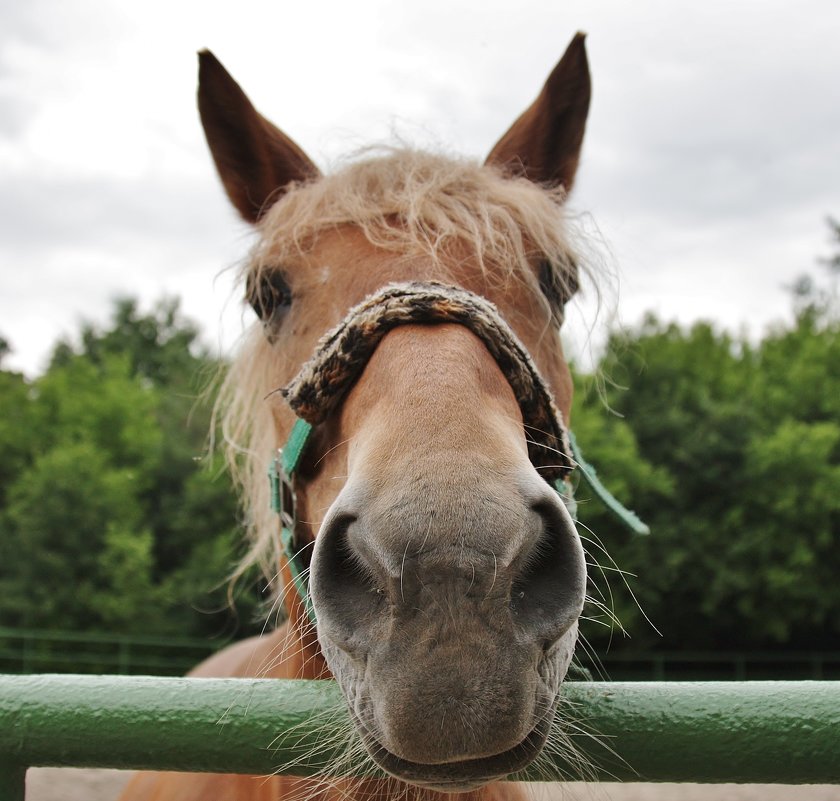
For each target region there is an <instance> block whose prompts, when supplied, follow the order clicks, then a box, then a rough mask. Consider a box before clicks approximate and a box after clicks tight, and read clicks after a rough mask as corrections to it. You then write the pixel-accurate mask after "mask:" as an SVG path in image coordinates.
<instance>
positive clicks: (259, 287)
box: [245, 270, 292, 323]
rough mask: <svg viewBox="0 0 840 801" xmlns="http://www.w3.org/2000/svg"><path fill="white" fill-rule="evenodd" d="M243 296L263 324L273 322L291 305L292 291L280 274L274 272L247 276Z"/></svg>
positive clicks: (266, 271)
mask: <svg viewBox="0 0 840 801" xmlns="http://www.w3.org/2000/svg"><path fill="white" fill-rule="evenodd" d="M245 294H246V297H247V299H248V303H250V304H251V308H252V309H253V310H254V311H255V312H256V313H257V317H259V318H260V320H262V321H263V322H264V323H269V322H273V321H274V320H275V319H276V318H278V316H279V315H282V314H284V313H285V312H286V311H287V310H288V308H289V307H290V306H291V305H292V290H291V289H290V288H289V285H288V284H287V283H286V279H285V278H284V277H283V275H282V273H280V272H278V271H276V270H272V271H268V270H265V271H263V272H261V273H260V274H259V275H257V276H254V275H253V274H252V275H249V276H248V281H247V286H246V290H245Z"/></svg>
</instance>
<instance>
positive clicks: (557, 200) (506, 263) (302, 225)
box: [216, 149, 585, 579]
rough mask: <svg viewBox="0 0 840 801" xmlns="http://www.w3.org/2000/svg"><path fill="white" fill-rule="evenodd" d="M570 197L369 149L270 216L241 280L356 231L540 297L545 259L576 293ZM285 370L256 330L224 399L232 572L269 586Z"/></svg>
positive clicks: (447, 163) (462, 166)
mask: <svg viewBox="0 0 840 801" xmlns="http://www.w3.org/2000/svg"><path fill="white" fill-rule="evenodd" d="M564 200H565V192H564V190H563V189H562V188H555V189H551V188H544V187H540V186H537V185H535V184H533V183H532V182H531V181H529V180H527V179H524V178H518V179H517V178H514V179H511V178H510V177H507V176H505V175H503V174H502V172H501V171H499V170H498V169H496V168H494V167H491V166H486V165H480V164H478V163H476V162H473V161H470V160H467V159H460V158H452V157H448V156H441V155H436V154H429V153H424V152H419V151H414V150H402V149H400V150H390V151H387V152H386V153H385V154H384V155H378V156H376V157H373V156H372V155H371V154H370V153H367V154H365V157H363V158H361V159H360V160H357V161H354V162H352V163H350V164H348V165H347V166H345V167H344V168H343V169H340V170H338V171H337V172H334V173H332V174H330V175H327V176H324V177H321V178H318V179H316V180H313V181H311V182H308V183H304V184H299V185H296V186H293V187H292V188H290V189H289V190H288V191H287V192H286V193H285V194H284V195H283V196H282V197H281V198H279V199H278V200H277V202H276V203H275V204H274V205H273V206H272V207H271V208H270V209H269V210H268V211H267V212H266V213H265V215H264V217H263V218H262V221H261V223H260V226H259V234H260V239H259V241H258V242H257V244H256V246H255V248H254V249H253V251H252V254H251V258H250V259H249V260H248V261H247V262H246V264H245V265H244V267H243V269H242V275H241V278H242V280H243V282H244V280H245V279H246V277H247V276H248V275H251V276H252V277H254V276H259V274H260V272H261V271H264V270H270V269H276V268H277V266H278V265H283V264H285V263H287V262H289V261H293V260H294V259H295V258H296V257H300V256H301V255H302V254H304V253H306V252H307V251H308V250H309V249H311V248H312V247H313V246H314V244H315V243H316V242H317V240H318V237H319V235H321V234H322V233H324V232H328V231H330V230H334V229H336V228H341V227H352V228H354V229H356V230H358V231H360V232H361V233H362V234H363V235H364V237H365V238H366V239H367V240H368V241H369V242H370V243H371V244H372V245H373V246H375V247H376V248H379V249H382V250H385V251H388V252H393V253H395V254H400V255H401V256H405V257H409V258H412V257H422V258H424V259H426V260H428V261H429V263H430V264H431V265H433V266H434V268H435V270H436V273H437V275H438V276H440V275H443V276H446V275H447V273H448V268H449V267H450V266H451V265H453V264H455V263H457V262H458V260H462V259H465V258H468V259H471V260H472V261H473V262H474V263H475V264H477V265H478V267H479V268H480V269H481V272H482V273H483V275H484V276H485V279H486V280H487V281H488V282H498V283H500V284H502V285H505V286H515V285H516V284H517V283H520V282H524V283H525V284H527V285H529V286H531V288H532V289H536V284H537V282H538V277H537V275H536V273H535V269H534V267H535V264H536V263H537V262H545V263H547V264H548V266H549V268H550V269H551V270H552V271H553V279H552V280H553V281H554V282H555V285H560V286H561V287H567V289H568V294H569V296H571V295H572V294H574V290H575V289H576V288H577V283H578V275H577V270H578V266H577V265H578V262H579V260H578V258H577V256H576V251H577V247H576V244H574V236H573V234H572V233H571V231H572V226H571V224H570V221H569V215H568V213H567V212H566V211H565V210H564V207H563V205H562V204H563V201H564ZM584 269H585V265H584ZM536 295H537V296H539V297H542V295H540V294H539V293H538V292H537V293H536ZM544 302H545V303H546V304H548V301H547V300H546V301H544ZM288 362H289V355H288V354H286V353H284V352H283V351H282V350H281V349H279V348H277V347H273V346H272V345H271V344H270V343H269V342H268V340H267V339H266V337H265V334H264V332H263V330H262V327H261V326H260V325H259V324H255V325H254V326H252V327H251V329H250V330H249V331H247V332H246V334H245V335H244V337H243V340H242V342H241V345H240V347H239V349H238V352H237V354H236V356H235V358H234V360H233V362H232V363H231V365H230V368H229V369H228V372H227V374H226V376H225V379H224V381H223V383H222V386H221V389H220V392H219V395H218V399H217V402H216V419H217V421H218V423H219V427H220V430H221V434H222V438H223V447H224V450H225V452H226V457H227V461H228V465H229V468H230V470H231V473H232V475H233V477H234V480H235V481H236V483H237V484H238V486H239V489H240V492H241V496H242V504H243V509H244V512H245V524H246V527H247V530H248V535H249V542H250V546H249V550H248V552H247V553H246V555H245V557H244V558H243V559H242V561H241V562H240V564H239V566H238V568H237V569H236V571H235V576H239V575H241V574H242V573H243V572H244V571H245V570H247V569H248V568H249V567H250V566H251V565H254V564H257V565H259V566H260V567H261V568H262V570H263V572H264V573H265V575H266V576H267V577H268V578H269V579H272V578H273V577H276V574H277V565H278V563H279V556H280V552H279V543H278V541H277V540H278V538H277V521H276V518H275V515H274V513H273V512H272V511H271V507H270V502H269V488H268V482H267V480H266V473H267V469H268V464H269V461H270V459H271V457H272V455H273V448H274V447H275V446H276V443H277V440H278V435H277V430H276V426H277V423H276V419H275V416H276V412H277V408H276V405H277V404H278V403H282V399H281V398H280V397H279V395H272V393H273V392H274V391H275V390H276V389H278V387H277V386H276V376H277V375H278V374H286V375H290V374H291V373H292V372H294V370H295V369H296V368H297V366H298V365H293V364H290V363H288ZM289 414H291V413H289Z"/></svg>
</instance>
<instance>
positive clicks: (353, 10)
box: [0, 0, 840, 372]
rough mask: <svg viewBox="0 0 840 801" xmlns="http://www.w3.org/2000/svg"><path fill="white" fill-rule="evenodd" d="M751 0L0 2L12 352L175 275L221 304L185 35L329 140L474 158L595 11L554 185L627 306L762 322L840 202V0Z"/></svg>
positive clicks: (307, 143)
mask: <svg viewBox="0 0 840 801" xmlns="http://www.w3.org/2000/svg"><path fill="white" fill-rule="evenodd" d="M757 9H758V7H757V5H756V4H753V3H733V4H728V5H727V6H726V10H725V14H724V13H723V12H721V10H720V8H718V7H717V6H716V4H709V3H706V4H695V5H692V6H684V7H681V9H680V11H679V13H677V12H676V11H675V9H674V8H673V7H671V6H662V4H661V3H658V2H654V0H640V2H638V3H634V4H632V6H628V5H627V4H625V3H621V2H617V0H609V1H606V0H605V2H603V3H598V4H593V3H588V2H583V1H582V0H574V1H573V2H569V3H564V4H562V5H561V4H548V5H547V4H545V3H542V2H537V0H523V2H522V3H519V4H517V5H516V6H515V7H514V6H511V5H510V4H509V3H502V2H501V1H500V0H490V1H489V2H488V3H487V4H484V5H483V6H481V8H480V9H478V10H477V9H476V7H475V5H474V4H472V3H466V2H461V1H460V0H446V2H444V0H430V2H428V3H424V4H422V5H414V6H406V5H394V4H392V3H387V2H385V0H375V1H373V2H360V3H356V4H351V5H348V4H346V3H322V4H318V5H317V6H316V5H315V4H311V5H309V6H306V5H304V4H298V5H295V6H289V5H288V4H282V5H281V4H276V5H275V6H265V4H262V3H257V2H253V1H252V0H243V2H242V3H240V4H237V6H236V8H233V7H232V6H221V5H216V4H207V3H201V4H199V3H198V2H192V1H191V0H187V2H184V3H179V4H174V5H173V4H171V3H164V2H162V0H149V2H148V3H145V4H143V5H138V4H117V3H109V2H107V1H106V0H78V2H74V3H71V4H68V3H61V2H58V0H33V2H30V3H6V4H4V5H2V6H0V265H1V266H2V271H3V272H2V277H3V287H2V291H0V329H2V332H3V333H4V334H5V335H6V336H7V337H8V338H10V339H11V340H12V341H13V344H15V345H16V346H17V347H18V351H19V353H18V355H17V358H16V361H15V362H14V363H15V364H18V365H20V366H22V367H25V368H26V369H27V370H29V371H30V372H32V371H34V370H35V369H37V365H38V364H42V363H43V354H44V353H45V352H46V351H47V349H48V347H49V345H50V343H51V342H52V341H54V339H55V337H56V336H57V334H58V332H60V331H64V332H67V331H68V330H70V329H72V327H73V325H74V321H75V320H76V319H78V317H79V316H81V315H84V316H87V317H94V318H96V319H102V318H104V317H106V316H107V313H108V308H107V304H108V298H109V297H110V296H111V295H113V294H115V293H117V292H119V291H122V292H123V293H126V292H130V293H138V294H140V295H141V296H142V297H144V298H147V299H149V300H151V299H153V298H154V296H155V293H162V292H183V293H186V297H185V303H186V306H187V309H188V311H190V310H195V311H196V313H197V315H198V316H199V317H200V318H201V319H202V320H203V321H204V323H205V325H206V326H207V327H208V330H215V329H216V327H217V322H218V319H219V317H220V316H221V315H222V314H223V309H225V308H228V309H230V308H231V307H230V306H226V305H225V304H226V302H227V296H228V293H229V281H228V279H227V277H225V278H224V279H222V284H224V286H225V292H221V293H220V292H219V291H218V290H219V288H220V287H221V284H219V283H217V284H216V285H215V291H214V286H213V282H212V276H213V275H214V274H215V273H216V272H217V271H218V270H219V269H221V268H222V267H224V266H225V265H228V264H230V263H232V262H235V261H236V260H237V258H239V257H240V256H241V255H242V254H244V252H245V250H246V249H247V245H248V241H249V240H248V238H247V234H246V229H245V227H244V226H243V225H242V224H241V223H239V222H238V221H237V220H236V218H235V215H234V214H233V213H232V212H231V211H230V210H229V209H228V208H227V206H226V201H225V199H224V197H223V194H222V192H221V189H220V187H219V185H218V181H217V180H216V178H215V176H214V174H213V173H214V171H213V167H212V163H211V161H210V159H209V156H208V155H207V153H206V150H205V146H204V144H203V141H202V136H201V132H200V128H199V125H198V122H197V117H196V113H195V101H194V92H195V61H194V59H195V50H196V49H198V48H199V47H202V46H210V47H212V48H213V49H214V51H215V52H216V54H217V55H218V56H219V57H220V58H222V60H223V61H225V63H226V64H227V66H228V67H229V68H230V69H231V71H232V72H233V74H234V75H235V77H236V78H237V79H238V80H239V81H240V82H241V83H242V85H243V87H244V88H245V89H246V91H247V92H248V93H249V94H250V95H251V97H252V99H253V100H254V102H255V104H256V105H257V107H258V108H260V110H261V111H263V112H264V113H265V114H266V115H267V116H269V117H270V118H271V119H273V120H275V121H276V122H277V123H278V124H279V125H280V126H281V127H283V128H284V129H285V130H287V132H288V133H290V134H291V135H292V136H293V137H294V138H295V139H296V140H297V141H298V142H299V143H300V144H301V145H302V146H303V147H304V148H305V149H306V150H307V151H309V152H310V154H311V155H313V156H314V157H315V158H316V159H317V160H318V161H319V162H320V163H321V164H324V163H331V162H334V161H335V160H336V159H337V158H338V157H339V155H340V154H342V153H344V152H346V151H347V150H352V149H354V148H356V147H358V146H360V145H362V144H366V143H370V142H371V141H382V140H387V139H388V138H389V137H390V135H391V132H392V131H394V130H397V131H398V132H401V133H402V134H403V135H404V136H405V138H407V139H409V140H414V141H416V142H418V143H420V144H424V145H431V146H432V147H436V148H439V149H440V148H443V149H449V150H455V151H457V152H463V153H466V154H469V155H472V156H474V157H476V158H482V157H483V156H484V154H486V153H487V152H488V150H489V149H490V147H491V146H492V144H493V143H494V142H495V141H496V139H497V138H498V137H499V136H500V135H501V134H502V133H503V132H504V130H506V128H507V127H508V126H509V125H510V124H511V122H512V121H513V119H514V118H515V117H516V116H517V115H518V114H519V113H520V112H521V111H522V110H523V109H524V108H525V107H526V106H527V105H528V104H529V103H530V102H531V100H532V99H533V98H534V97H535V96H536V94H537V92H538V91H539V89H540V87H541V85H542V82H543V81H544V80H545V77H546V76H547V74H548V72H549V71H550V69H551V68H552V66H553V65H554V63H555V62H556V61H557V59H558V58H559V57H560V55H561V54H562V52H563V50H564V48H565V46H566V44H567V43H568V41H569V39H570V38H571V36H572V34H573V33H574V31H575V30H577V29H578V28H581V29H584V30H587V31H588V32H589V34H590V35H589V39H588V48H589V53H590V63H591V66H592V71H593V76H594V100H593V107H592V114H591V119H590V124H589V127H588V131H587V141H586V144H585V150H584V158H583V162H582V166H581V172H580V176H579V182H578V185H577V188H576V191H575V194H574V196H573V198H572V204H573V206H574V207H575V208H577V209H581V210H585V211H587V212H590V213H591V214H592V216H593V217H594V219H595V220H596V221H597V223H598V225H599V226H600V228H601V230H602V231H603V233H604V237H605V239H606V240H607V242H608V244H609V246H610V248H611V250H612V253H613V254H614V255H615V261H616V262H618V264H620V265H621V269H622V272H623V276H624V281H623V283H624V291H623V304H624V306H623V307H624V309H625V313H624V315H623V317H624V318H625V319H628V318H629V319H633V318H634V317H635V316H636V315H638V314H640V313H641V312H642V310H644V309H646V308H651V307H653V308H657V309H659V310H660V311H661V312H662V313H663V314H664V315H665V316H675V317H678V318H679V319H682V320H690V319H695V318H696V317H698V316H703V317H712V318H714V319H717V320H719V321H720V322H721V323H722V324H725V325H729V326H733V325H734V326H737V325H738V324H739V323H740V321H742V320H752V321H754V324H755V325H762V324H764V323H766V321H768V320H770V319H773V318H774V317H778V315H779V314H782V313H784V310H785V309H786V308H787V297H786V295H785V292H784V290H783V289H782V287H783V285H784V284H785V283H789V282H790V280H791V279H792V277H793V276H794V275H795V274H796V273H798V272H800V271H801V270H803V269H807V268H808V267H809V266H810V265H811V264H812V263H813V257H814V255H815V254H816V253H817V252H819V251H820V250H821V249H822V245H823V241H824V231H823V226H824V224H823V217H824V215H825V214H827V213H834V214H835V215H837V214H840V192H838V187H840V135H838V133H840V102H838V99H839V98H838V91H837V88H836V76H837V75H838V74H840V51H838V48H837V47H836V31H837V30H838V29H840V6H837V5H836V4H834V3H832V2H830V0H802V2H801V3H798V4H796V5H795V7H794V6H791V5H790V4H789V3H783V2H780V1H779V0H768V2H765V3H762V4H761V6H760V13H759V11H758V10H757ZM233 308H234V309H235V308H236V307H235V304H234V306H233ZM237 314H238V313H233V315H232V316H229V317H227V318H225V319H226V320H228V321H229V323H230V325H231V326H232V327H233V328H235V327H236V326H237V325H238V317H237ZM227 341H229V337H227V336H226V338H225V342H227Z"/></svg>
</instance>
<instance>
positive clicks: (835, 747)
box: [0, 675, 840, 801]
mask: <svg viewBox="0 0 840 801" xmlns="http://www.w3.org/2000/svg"><path fill="white" fill-rule="evenodd" d="M562 708H563V710H564V716H565V717H566V718H567V719H571V720H572V721H573V723H572V725H570V726H569V727H568V730H567V733H568V736H569V738H570V739H571V741H572V742H573V743H574V746H575V750H576V751H577V753H578V755H579V756H578V758H577V759H574V760H567V759H564V758H563V757H561V756H558V755H551V757H550V758H551V760H552V765H553V768H552V777H553V778H555V779H557V780H568V779H570V778H580V773H579V761H578V760H579V758H581V757H582V758H583V759H584V761H585V762H586V763H588V764H589V765H591V774H590V775H589V776H587V778H598V779H603V780H610V781H685V782H688V781H690V782H760V783H773V782H779V783H788V784H798V783H818V784H826V783H840V682H829V681H822V682H743V683H734V682H705V683H692V682H667V683H661V682H660V683H645V682H627V683H623V682H621V683H619V682H615V683H612V682H611V683H599V682H579V683H567V684H566V685H565V686H564V692H563V700H562ZM346 717H347V713H346V711H345V708H344V704H343V701H342V699H341V696H340V693H339V691H338V688H337V686H336V685H335V683H334V682H332V681H280V680H271V679H254V680H251V679H176V678H164V677H128V676H56V675H40V676H0V801H22V799H23V798H24V795H23V794H24V789H23V785H24V774H25V770H26V768H27V767H31V766H68V767H70V766H73V767H110V768H148V769H158V770H178V771H213V772H224V773H251V774H258V775H266V774H270V773H273V772H277V771H280V772H283V773H290V774H295V775H312V774H315V773H318V772H319V771H322V770H324V769H325V768H326V767H328V766H329V765H330V764H332V763H333V762H334V761H335V760H336V758H337V757H338V756H339V754H337V753H336V752H335V751H334V750H333V748H334V744H335V742H336V738H335V737H332V736H330V734H331V733H334V732H335V730H336V727H338V726H339V725H340V724H341V723H342V722H346ZM319 744H322V745H319ZM348 770H349V771H350V772H354V771H355V770H359V771H362V770H363V768H362V767H360V766H356V767H354V766H348ZM519 778H526V779H527V778H530V779H534V780H540V781H546V780H549V778H550V777H549V776H547V775H546V772H545V766H543V767H542V770H541V771H540V773H539V774H535V775H531V774H528V773H527V772H526V774H525V775H524V776H520V777H519Z"/></svg>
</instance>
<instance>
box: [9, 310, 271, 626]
mask: <svg viewBox="0 0 840 801" xmlns="http://www.w3.org/2000/svg"><path fill="white" fill-rule="evenodd" d="M217 370H218V364H217V362H216V361H215V360H214V359H212V358H211V357H210V356H209V355H208V354H207V353H206V351H205V350H204V349H203V348H202V346H201V345H200V343H199V341H198V339H197V329H196V327H195V326H194V325H193V324H192V323H191V322H189V321H187V320H184V319H183V318H182V317H181V315H180V312H179V310H178V304H177V302H175V301H171V300H167V301H163V302H161V303H160V304H158V305H157V306H156V307H155V308H154V309H152V311H151V312H150V313H141V312H140V310H139V309H138V306H137V304H136V302H135V301H132V300H122V301H119V302H118V303H117V304H116V307H115V310H114V315H113V319H112V321H111V324H110V325H109V326H107V327H106V328H104V329H103V330H100V329H97V328H95V327H94V326H91V325H89V324H85V325H84V326H83V328H82V332H81V336H80V338H79V342H78V344H73V343H72V342H67V341H65V342H62V343H59V345H58V346H57V347H56V349H55V351H54V354H53V358H52V360H51V363H50V367H49V369H48V370H47V372H46V373H45V374H44V375H43V376H41V377H39V378H37V379H36V380H35V381H33V382H31V383H28V382H26V381H25V380H24V378H23V377H22V376H19V375H17V374H14V373H9V372H4V371H0V456H2V457H3V458H2V460H0V501H2V507H0V535H2V544H0V552H2V563H0V623H2V624H3V625H26V626H46V627H53V628H75V629H102V628H105V629H111V630H118V631H124V632H126V631H128V632H130V631H133V632H150V633H161V632H170V633H173V634H175V633H179V634H200V633H204V632H209V631H212V632H214V633H219V631H220V630H221V629H222V628H225V627H230V626H231V625H232V622H233V621H234V617H233V616H232V613H231V612H230V611H229V610H228V608H227V597H226V579H227V575H228V573H229V572H230V570H231V569H232V566H233V563H234V561H235V554H236V550H237V544H236V543H237V539H238V528H239V527H238V520H237V507H236V502H235V499H234V496H233V493H232V490H231V487H230V483H229V481H228V480H227V478H226V476H224V475H223V474H219V473H218V471H217V472H216V473H211V472H210V471H209V469H207V459H206V458H205V457H206V441H207V433H208V427H209V422H210V408H209V404H208V403H207V402H203V401H202V400H201V392H200V383H201V381H202V380H206V378H204V377H206V376H207V375H208V374H214V373H215V372H216V371H217ZM245 600H246V603H245V612H244V615H242V616H240V620H239V625H240V628H241V629H244V630H246V631H249V630H251V629H252V628H253V625H254V624H253V621H252V620H251V619H250V617H249V615H250V612H251V611H252V610H253V608H254V606H255V603H256V602H255V601H254V600H252V599H251V598H246V599H245ZM208 610H210V611H208Z"/></svg>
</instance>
